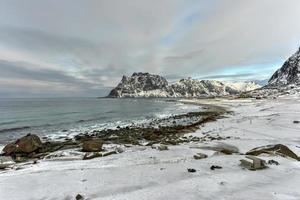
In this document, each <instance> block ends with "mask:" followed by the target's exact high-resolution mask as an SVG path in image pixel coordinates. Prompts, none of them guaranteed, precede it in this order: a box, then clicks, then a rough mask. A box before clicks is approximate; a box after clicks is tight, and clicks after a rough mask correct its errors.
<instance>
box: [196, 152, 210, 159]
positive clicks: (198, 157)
mask: <svg viewBox="0 0 300 200" xmlns="http://www.w3.org/2000/svg"><path fill="white" fill-rule="evenodd" d="M204 158H207V155H206V154H204V153H197V154H196V155H194V159H195V160H200V159H204Z"/></svg>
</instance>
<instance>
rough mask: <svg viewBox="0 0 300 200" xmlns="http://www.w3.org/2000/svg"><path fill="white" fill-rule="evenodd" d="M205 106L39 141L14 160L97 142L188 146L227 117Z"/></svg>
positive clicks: (40, 157)
mask: <svg viewBox="0 0 300 200" xmlns="http://www.w3.org/2000/svg"><path fill="white" fill-rule="evenodd" d="M175 102H180V103H183V104H189V105H199V106H202V108H203V105H204V104H200V103H196V102H195V101H194V100H192V101H191V100H189V101H188V100H186V101H182V100H181V101H179V100H176V101H175ZM205 106H206V107H205V109H201V108H199V109H200V111H195V112H188V113H185V114H174V115H171V116H168V117H164V118H155V119H152V120H150V122H147V123H142V124H131V125H127V126H125V127H119V126H117V127H115V128H112V129H103V130H93V131H91V132H86V133H81V134H77V135H75V136H74V137H73V138H68V137H67V136H65V137H64V136H60V137H59V138H58V139H50V140H49V139H48V138H46V137H43V141H44V142H43V145H42V147H40V148H39V149H38V150H36V151H34V152H32V153H30V154H22V153H18V154H17V157H20V160H22V161H30V160H31V159H43V158H45V157H46V156H48V155H49V154H51V153H53V152H56V151H59V150H67V149H75V150H78V151H80V150H79V148H81V146H82V144H83V143H84V142H85V141H88V140H97V139H100V140H102V141H103V143H104V144H114V145H116V144H117V145H137V146H151V145H154V144H164V145H178V144H180V143H185V142H189V140H187V139H186V138H183V136H184V134H187V133H192V132H195V131H197V130H198V129H199V128H200V126H201V125H203V124H205V123H208V122H212V121H216V120H217V119H218V118H221V116H222V115H224V114H226V113H227V114H228V113H229V112H228V111H227V110H226V109H225V108H224V107H220V106H213V105H211V106H208V105H205ZM193 140H194V141H200V138H193ZM4 155H7V154H4Z"/></svg>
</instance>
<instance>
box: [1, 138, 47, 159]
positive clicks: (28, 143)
mask: <svg viewBox="0 0 300 200" xmlns="http://www.w3.org/2000/svg"><path fill="white" fill-rule="evenodd" d="M40 147H42V141H41V139H40V138H39V137H38V136H37V135H34V134H28V135H26V136H24V137H22V138H20V139H18V140H17V141H15V142H12V143H10V144H8V145H6V146H5V147H4V148H3V150H2V151H3V152H4V154H5V155H12V154H15V153H21V154H30V153H32V152H34V151H36V150H38V149H39V148H40Z"/></svg>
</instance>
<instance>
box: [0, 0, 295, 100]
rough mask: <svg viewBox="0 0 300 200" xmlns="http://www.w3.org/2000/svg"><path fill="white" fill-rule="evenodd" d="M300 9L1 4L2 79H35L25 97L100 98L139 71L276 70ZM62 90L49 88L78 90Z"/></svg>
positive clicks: (256, 1)
mask: <svg viewBox="0 0 300 200" xmlns="http://www.w3.org/2000/svg"><path fill="white" fill-rule="evenodd" d="M299 6H300V1H298V0H290V1H289V2H286V1H282V0H251V1H248V0H239V1H237V0H226V1H223V0H211V1H207V0H188V1H186V0H153V1H146V0H122V1H118V0H110V1H106V0H89V1H81V0H64V1H58V0H45V1H38V0H32V1H26V2H20V1H18V0H10V1H6V0H0V59H2V61H1V64H2V65H1V66H0V79H4V78H5V79H6V81H8V80H11V82H14V81H15V80H28V81H29V80H31V81H33V82H35V83H36V86H34V85H31V86H30V87H29V86H28V87H22V88H23V89H26V88H28V93H30V91H33V90H34V87H37V88H38V87H40V88H41V87H42V86H41V85H43V84H44V83H47V84H50V83H51V84H52V85H53V87H54V84H56V83H58V82H59V83H60V84H62V85H64V86H67V85H69V86H71V85H72V87H73V88H75V90H76V89H77V90H78V94H88V93H90V94H91V95H95V96H97V95H96V93H97V90H98V91H101V92H102V91H106V92H108V91H107V90H108V89H107V88H111V87H113V86H114V85H116V84H117V83H118V81H119V80H120V78H121V76H122V75H123V74H126V75H130V74H132V73H133V72H136V71H146V72H150V73H155V74H160V75H163V76H166V77H167V78H169V79H172V80H175V79H177V78H183V77H189V76H190V77H194V78H195V77H209V78H221V76H222V78H224V79H231V78H237V77H239V78H241V79H242V78H245V79H246V78H247V77H246V75H245V74H252V75H251V76H248V78H253V79H261V78H265V77H266V76H270V75H271V73H272V70H273V69H275V68H277V67H280V66H277V65H275V66H274V67H273V68H272V70H270V67H269V65H270V63H271V64H273V63H282V62H283V61H284V59H286V58H287V57H288V56H290V55H291V54H292V53H293V52H294V51H295V50H296V49H297V48H298V45H299V38H300V27H299V26H298V21H297V20H296V19H299V18H300V13H299V12H298V8H299ZM254 65H255V66H260V68H255V69H256V71H255V73H253V68H249V66H254ZM2 66H6V67H2ZM8 66H9V67H8ZM237 66H238V68H239V69H241V70H239V72H236V71H235V69H236V68H237ZM9 68H11V69H9ZM266 69H268V70H266ZM224 70H228V71H230V73H224ZM231 71H232V72H231ZM214 74H216V75H214ZM223 74H225V75H223ZM234 76H236V77H234ZM8 82H9V81H8ZM42 83H43V84H42ZM28 84H29V82H28ZM25 85H26V83H25ZM6 86H7V88H9V84H8V83H7V85H6ZM11 87H14V88H15V89H17V86H11ZM20 88H21V86H20ZM57 88H59V89H57V90H56V91H53V94H54V93H57V94H66V95H73V94H74V92H71V91H69V90H68V87H57ZM0 89H1V90H4V89H3V87H1V88H0ZM8 90H9V89H8ZM11 91H15V92H19V90H11ZM39 91H41V90H36V92H35V93H34V94H36V95H38V92H39ZM83 91H85V92H83ZM101 92H99V93H101ZM0 93H1V91H0ZM2 93H3V92H2ZM51 95H52V94H51Z"/></svg>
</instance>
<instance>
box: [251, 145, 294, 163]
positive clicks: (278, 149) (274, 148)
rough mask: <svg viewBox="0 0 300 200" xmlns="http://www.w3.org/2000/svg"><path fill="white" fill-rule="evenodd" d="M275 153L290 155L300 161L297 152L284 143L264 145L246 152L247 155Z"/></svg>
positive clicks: (284, 155)
mask: <svg viewBox="0 0 300 200" xmlns="http://www.w3.org/2000/svg"><path fill="white" fill-rule="evenodd" d="M263 153H266V154H271V155H272V154H275V155H280V156H283V157H290V158H293V159H295V160H298V161H300V158H299V157H298V156H297V154H295V153H294V152H293V151H292V150H290V149H289V148H288V147H287V146H285V145H282V144H275V145H267V146H262V147H257V148H254V149H252V150H250V151H248V152H247V153H246V155H253V156H258V155H260V154H263Z"/></svg>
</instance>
